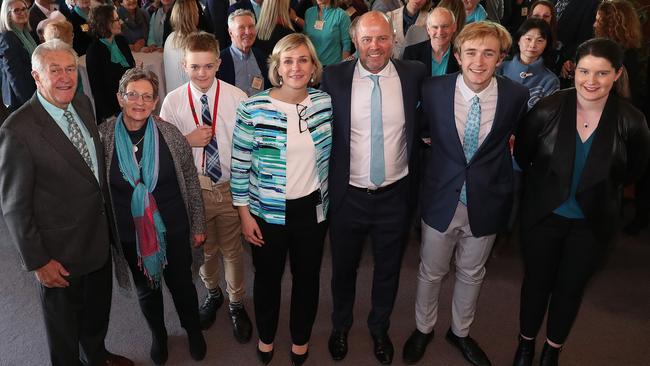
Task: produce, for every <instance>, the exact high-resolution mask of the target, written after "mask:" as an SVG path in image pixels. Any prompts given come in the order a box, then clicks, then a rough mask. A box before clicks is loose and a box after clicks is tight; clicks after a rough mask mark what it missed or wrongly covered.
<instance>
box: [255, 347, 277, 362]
mask: <svg viewBox="0 0 650 366" xmlns="http://www.w3.org/2000/svg"><path fill="white" fill-rule="evenodd" d="M257 359H258V360H260V362H261V363H262V364H264V365H268V364H269V362H271V360H272V359H273V350H270V351H268V352H264V351H261V350H260V349H259V348H257Z"/></svg>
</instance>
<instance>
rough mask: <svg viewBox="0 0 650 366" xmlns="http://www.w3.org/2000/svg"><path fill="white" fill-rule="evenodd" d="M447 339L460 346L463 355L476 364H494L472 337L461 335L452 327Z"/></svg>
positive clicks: (478, 365)
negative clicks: (456, 333) (452, 329)
mask: <svg viewBox="0 0 650 366" xmlns="http://www.w3.org/2000/svg"><path fill="white" fill-rule="evenodd" d="M445 338H447V341H448V342H449V343H451V344H452V345H453V346H455V347H456V348H458V350H459V351H460V353H462V354H463V357H465V359H466V360H467V361H468V362H469V363H471V364H472V365H474V366H492V364H491V363H490V360H489V359H488V358H487V355H486V354H485V352H483V350H482V349H481V347H480V346H479V345H478V343H476V341H475V340H474V339H472V337H470V336H467V337H459V336H457V335H455V334H454V332H452V331H451V328H449V330H448V331H447V336H446V337H445Z"/></svg>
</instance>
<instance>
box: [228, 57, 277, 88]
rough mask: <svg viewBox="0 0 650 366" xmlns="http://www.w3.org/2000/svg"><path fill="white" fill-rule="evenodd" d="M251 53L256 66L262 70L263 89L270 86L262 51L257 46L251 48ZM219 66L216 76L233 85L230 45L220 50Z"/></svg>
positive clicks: (233, 75)
mask: <svg viewBox="0 0 650 366" xmlns="http://www.w3.org/2000/svg"><path fill="white" fill-rule="evenodd" d="M251 51H252V52H253V55H254V56H255V61H257V66H258V67H259V68H260V71H261V72H262V77H263V78H264V90H266V89H268V88H270V87H271V86H272V85H271V82H270V81H269V72H268V67H267V65H266V58H265V57H264V54H263V53H262V51H260V50H258V49H257V48H255V47H253V48H251ZM220 58H221V66H219V72H218V73H217V77H218V78H219V79H221V80H223V81H225V82H227V83H228V84H231V85H235V64H234V63H233V60H232V54H231V53H230V47H228V48H224V49H223V50H221V55H220Z"/></svg>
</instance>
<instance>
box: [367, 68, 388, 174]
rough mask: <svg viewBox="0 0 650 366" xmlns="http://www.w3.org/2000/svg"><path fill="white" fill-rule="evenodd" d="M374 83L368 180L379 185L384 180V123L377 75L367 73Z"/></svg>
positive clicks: (371, 102)
mask: <svg viewBox="0 0 650 366" xmlns="http://www.w3.org/2000/svg"><path fill="white" fill-rule="evenodd" d="M368 77H369V78H370V80H372V82H373V83H374V86H373V87H372V95H371V97H370V181H371V182H372V184H374V185H375V186H377V187H379V186H380V185H381V184H382V183H384V180H386V168H385V164H384V125H383V122H382V119H381V87H380V86H379V75H368Z"/></svg>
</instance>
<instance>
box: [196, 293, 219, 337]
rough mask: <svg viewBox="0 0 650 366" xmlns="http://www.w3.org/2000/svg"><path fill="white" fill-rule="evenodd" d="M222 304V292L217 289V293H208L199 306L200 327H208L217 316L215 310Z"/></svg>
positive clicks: (204, 328)
mask: <svg viewBox="0 0 650 366" xmlns="http://www.w3.org/2000/svg"><path fill="white" fill-rule="evenodd" d="M221 305H223V294H222V293H221V290H219V292H218V295H215V294H212V293H208V294H207V295H206V297H205V300H203V304H202V305H201V307H199V322H200V324H201V329H203V330H206V329H209V328H210V327H211V326H212V324H214V320H215V319H216V318H217V310H219V308H220V307H221Z"/></svg>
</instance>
